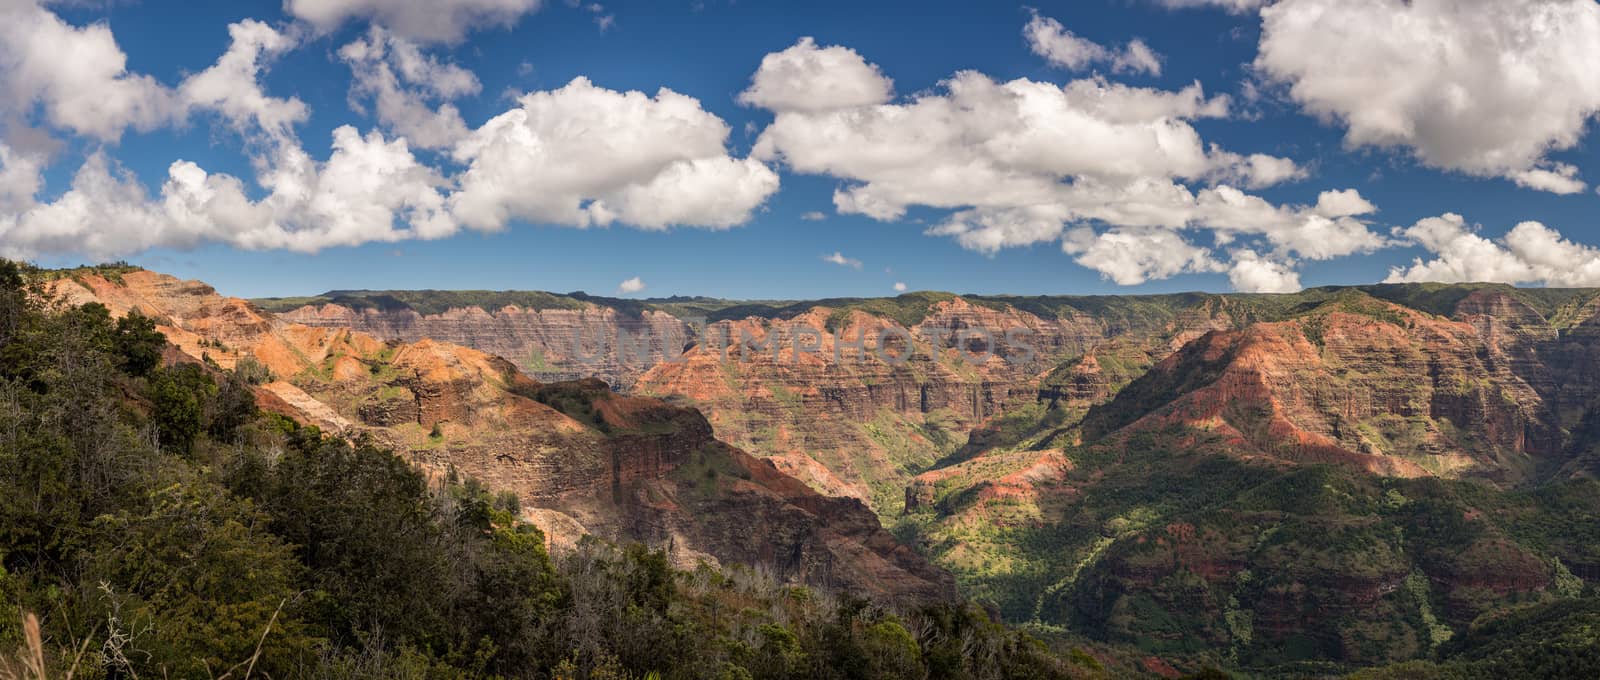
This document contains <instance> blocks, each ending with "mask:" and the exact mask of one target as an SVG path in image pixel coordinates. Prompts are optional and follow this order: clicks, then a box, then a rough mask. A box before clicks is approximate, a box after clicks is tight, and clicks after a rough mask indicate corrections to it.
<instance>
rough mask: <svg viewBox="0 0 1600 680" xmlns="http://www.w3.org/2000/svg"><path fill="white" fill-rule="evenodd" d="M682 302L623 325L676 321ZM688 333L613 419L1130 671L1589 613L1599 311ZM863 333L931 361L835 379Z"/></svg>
mask: <svg viewBox="0 0 1600 680" xmlns="http://www.w3.org/2000/svg"><path fill="white" fill-rule="evenodd" d="M674 304H676V303H670V302H662V303H660V304H659V305H656V303H652V302H648V301H647V302H646V303H641V305H640V307H639V308H637V309H635V310H633V313H635V317H634V318H637V319H638V320H639V321H638V322H639V323H644V322H646V320H649V319H660V317H659V316H649V315H650V314H656V315H659V314H670V315H673V316H674V317H675V318H679V319H682V318H683V316H684V310H683V309H682V308H680V307H679V306H674ZM653 305H654V306H653ZM316 309H320V310H322V311H321V312H319V313H326V306H324V307H321V308H317V307H309V308H304V309H302V311H300V312H297V314H299V315H302V316H303V315H305V314H308V313H309V310H316ZM691 311H695V312H697V313H700V314H702V315H704V316H707V317H708V318H709V319H710V321H709V324H708V325H707V326H705V327H696V326H694V325H693V324H690V325H687V326H686V328H688V329H689V330H688V331H687V332H688V334H689V335H690V340H689V341H688V342H686V343H685V346H686V350H685V352H684V355H683V357H682V358H681V359H678V358H676V357H673V360H671V361H668V360H667V358H666V357H665V356H663V357H662V358H661V359H660V360H657V361H655V362H654V363H653V364H651V365H649V366H648V367H646V368H645V370H643V371H639V372H638V373H637V374H636V375H635V376H634V377H632V378H630V379H629V380H631V382H626V383H625V384H624V385H623V387H624V389H625V390H626V391H627V392H628V393H630V394H635V395H653V396H658V397H661V398H664V399H667V400H670V401H672V402H674V403H679V404H685V405H694V406H696V407H697V408H700V409H702V410H703V411H704V412H705V413H706V414H707V418H708V420H709V422H710V424H711V425H712V427H713V429H714V431H715V434H717V435H718V436H719V437H721V438H723V439H725V440H727V441H730V442H732V443H735V444H737V445H739V446H741V447H742V448H745V449H746V450H749V451H751V452H753V453H755V454H756V455H760V456H764V457H766V458H767V459H768V460H770V461H772V462H773V463H774V464H775V466H776V467H777V468H778V469H781V470H783V471H784V472H787V473H788V474H789V475H790V476H792V477H793V478H795V479H798V480H802V481H804V482H805V483H806V484H808V485H810V486H811V487H812V488H813V489H816V490H819V491H821V492H823V493H824V494H828V495H846V496H853V497H855V498H859V499H862V500H863V501H866V502H869V503H871V504H872V506H873V507H874V509H875V510H877V511H878V512H879V513H880V515H881V516H883V517H886V518H890V519H891V520H893V521H895V522H896V523H897V524H898V525H899V526H898V527H897V533H899V534H900V535H901V536H903V537H906V538H908V539H911V540H913V541H915V542H916V543H917V544H918V545H919V547H920V548H921V549H922V550H923V551H924V552H925V553H927V554H928V555H930V556H931V557H932V558H933V560H934V562H936V563H937V564H939V565H941V566H943V567H945V568H948V569H950V570H952V571H953V572H955V574H956V575H957V578H958V580H959V581H960V582H961V584H962V586H963V587H964V593H965V594H967V595H970V596H973V597H977V598H979V599H981V600H984V601H987V602H990V603H992V604H993V606H994V607H996V608H997V609H998V610H999V611H1001V612H1002V613H1003V614H1004V615H1005V617H1007V618H1008V619H1011V620H1016V621H1037V622H1040V623H1044V624H1049V625H1061V626H1066V627H1068V629H1070V630H1072V631H1075V632H1077V633H1080V634H1084V635H1088V636H1091V637H1094V638H1097V639H1101V640H1104V641H1106V642H1111V643H1122V644H1130V645H1135V646H1137V647H1138V648H1140V649H1142V650H1145V651H1148V652H1149V653H1151V654H1153V655H1155V656H1154V657H1152V658H1161V657H1165V658H1173V657H1199V658H1203V659H1211V660H1214V661H1216V662H1218V663H1222V664H1225V665H1230V666H1237V667H1255V668H1268V667H1274V666H1278V665H1281V664H1282V663H1284V662H1286V661H1287V662H1299V661H1303V662H1307V663H1313V662H1314V663H1335V664H1346V666H1338V665H1335V666H1331V667H1330V666H1317V667H1314V668H1313V670H1315V669H1321V670H1316V672H1318V673H1321V672H1324V671H1329V670H1330V669H1337V668H1341V667H1349V666H1348V665H1349V664H1373V663H1384V662H1389V661H1397V660H1403V659H1413V658H1418V657H1425V656H1427V655H1429V654H1430V653H1432V652H1433V651H1434V650H1437V649H1440V648H1441V646H1442V645H1445V644H1446V643H1447V642H1448V641H1449V640H1450V639H1451V638H1452V637H1456V636H1462V635H1467V634H1469V633H1470V632H1471V631H1473V630H1476V626H1477V625H1479V624H1480V623H1482V622H1483V621H1484V620H1487V619H1489V618H1492V617H1495V616H1498V615H1500V613H1502V612H1505V611H1506V610H1508V609H1509V608H1511V607H1514V606H1517V605H1519V604H1526V603H1541V602H1552V603H1553V602H1560V601H1565V600H1567V599H1571V598H1575V597H1579V596H1581V595H1582V594H1583V593H1584V592H1585V589H1586V588H1589V589H1592V588H1593V587H1594V586H1595V585H1596V584H1600V548H1596V547H1595V546H1597V545H1600V534H1597V529H1596V526H1597V523H1596V522H1595V521H1594V518H1595V517H1596V516H1600V483H1596V482H1595V481H1593V477H1594V476H1595V475H1596V473H1597V472H1600V380H1597V378H1600V292H1597V291H1587V290H1518V289H1514V288H1510V287H1506V286H1494V285H1466V286H1432V285H1425V286H1369V287H1361V288H1343V289H1316V290H1309V291H1305V292H1303V293H1300V294H1296V295H1285V296H1252V295H1230V296H1214V295H1183V296H1158V297H1119V298H982V297H957V296H948V295H922V296H908V297H904V298H896V299H894V300H844V301H819V302H815V303H794V304H759V303H758V304H737V303H720V306H719V304H712V303H707V302H705V301H697V302H696V306H695V309H694V310H691ZM393 313H395V312H394V311H393V310H389V311H383V312H364V313H363V314H371V315H379V316H381V315H383V314H393ZM506 313H507V312H505V311H504V310H501V311H494V312H490V311H485V312H483V314H485V315H487V316H489V317H494V316H496V315H497V314H506ZM589 313H590V314H596V313H595V312H589ZM433 314H435V315H437V314H442V312H438V311H435V312H433ZM338 316H339V315H334V317H338ZM423 316H427V314H424V315H423ZM330 318H333V317H330ZM345 318H348V317H345ZM341 323H355V322H341ZM364 323H371V322H370V321H368V322H364ZM651 323H660V321H653V322H651ZM805 328H820V329H823V330H825V331H827V333H826V334H825V337H824V338H823V339H822V340H821V343H820V345H819V346H818V347H816V350H817V351H812V352H799V351H795V349H794V338H796V337H797V336H800V335H802V334H803V333H804V332H805V331H804V330H803V329H805ZM950 328H987V329H990V330H996V329H998V330H999V331H1001V332H1003V331H1004V330H1005V329H1014V328H1021V329H1026V331H1027V332H1028V334H1029V335H1030V336H1031V338H1030V340H1031V345H1032V347H1033V352H1032V354H1033V356H1032V357H1031V360H1021V357H1020V355H1018V354H1016V353H1010V352H1009V348H1006V347H1000V346H996V347H994V349H995V350H996V352H998V353H999V354H1001V355H1003V356H1001V358H1000V359H999V360H996V361H994V362H993V363H985V364H978V365H974V364H971V363H967V362H963V361H960V356H959V352H960V351H961V349H963V347H962V346H961V344H962V343H958V342H956V341H955V340H954V339H952V338H951V336H950V335H949V334H948V329H950ZM873 329H889V332H891V333H893V334H905V335H909V336H911V337H913V338H916V342H917V343H920V344H921V345H922V346H923V348H922V350H921V351H920V352H919V353H918V354H917V356H915V357H913V358H911V359H910V360H909V361H906V362H904V363H898V362H896V363H890V362H884V361H874V360H870V358H869V360H867V361H854V360H849V359H841V358H837V357H836V356H835V354H834V352H833V351H832V350H833V349H834V345H835V344H836V343H838V342H839V340H838V338H845V339H846V340H853V339H856V338H859V337H860V335H861V333H862V332H863V331H865V332H868V333H869V334H871V333H874V332H876V331H874V330H873ZM730 337H731V338H741V337H748V338H750V339H751V341H752V344H754V345H756V346H757V351H754V352H746V351H745V350H744V349H742V348H741V349H734V350H728V349H726V348H725V347H724V345H727V344H730V343H728V342H727V341H726V340H724V339H726V338H730ZM769 337H774V338H777V341H776V342H775V343H774V344H775V345H776V346H777V347H778V348H779V349H778V351H777V353H776V354H775V355H773V354H771V353H769V352H768V351H767V350H769V349H770V348H771V345H764V344H763V343H764V342H765V340H766V339H767V338H769ZM731 344H735V345H739V344H743V343H738V342H735V343H731ZM965 348H966V349H972V347H971V343H967V345H966V347H965ZM869 352H870V346H869ZM730 353H736V354H734V358H733V359H730V358H728V357H729V354H730ZM1006 358H1012V359H1018V360H1016V361H1006V360H1005V359H1006ZM1302 670H1304V669H1302Z"/></svg>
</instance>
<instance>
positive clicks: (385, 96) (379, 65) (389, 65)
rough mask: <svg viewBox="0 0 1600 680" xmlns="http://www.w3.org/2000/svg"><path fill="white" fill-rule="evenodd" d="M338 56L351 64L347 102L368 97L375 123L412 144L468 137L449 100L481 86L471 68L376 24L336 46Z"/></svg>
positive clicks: (443, 143)
mask: <svg viewBox="0 0 1600 680" xmlns="http://www.w3.org/2000/svg"><path fill="white" fill-rule="evenodd" d="M339 58H340V59H342V60H344V62H345V63H346V64H349V66H350V71H351V74H352V80H351V85H350V97H351V101H352V103H354V104H356V105H357V106H358V107H359V106H361V105H362V104H363V102H365V101H366V100H368V99H371V100H373V101H374V103H375V107H376V109H377V111H376V113H377V116H378V120H379V122H381V123H383V124H384V125H385V126H387V127H388V128H389V129H390V130H392V131H394V132H395V134H398V135H400V136H402V137H405V138H406V141H407V142H409V143H410V144H411V145H412V146H416V147H419V148H424V149H438V148H447V147H450V146H453V145H454V144H456V143H457V142H459V141H461V140H462V139H464V138H465V137H466V136H467V133H468V132H469V130H468V128H467V124H466V122H465V121H463V120H462V118H461V112H460V111H459V110H457V109H456V107H455V106H454V105H453V104H450V103H449V101H450V100H452V99H456V98H459V97H464V96H469V95H475V94H477V93H478V92H479V91H480V90H482V89H483V86H482V84H481V83H479V82H478V78H477V76H475V75H473V74H472V72H471V71H468V70H466V69H464V68H461V67H460V66H456V65H455V64H450V63H446V62H441V61H439V60H438V59H436V58H434V57H430V56H427V55H425V54H423V53H422V50H421V49H420V48H418V46H417V45H416V44H415V43H412V42H411V41H409V40H406V39H404V38H401V37H399V36H396V35H394V34H392V33H390V32H388V31H386V30H384V29H382V28H379V27H373V28H372V29H370V30H369V31H368V33H367V35H366V36H365V37H363V38H359V39H357V40H355V41H353V42H351V43H350V44H348V45H345V46H344V47H343V48H341V49H340V50H339ZM432 102H439V104H438V106H437V107H435V106H434V105H433V104H432Z"/></svg>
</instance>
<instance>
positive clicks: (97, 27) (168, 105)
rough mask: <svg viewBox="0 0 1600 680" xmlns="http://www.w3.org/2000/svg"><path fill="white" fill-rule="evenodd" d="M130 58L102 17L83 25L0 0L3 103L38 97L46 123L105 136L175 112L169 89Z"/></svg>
mask: <svg viewBox="0 0 1600 680" xmlns="http://www.w3.org/2000/svg"><path fill="white" fill-rule="evenodd" d="M127 64H128V55H127V54H126V53H124V52H123V51H122V48H121V47H119V46H118V45H117V41H116V38H114V37H113V36H112V34H111V27H110V26H109V25H107V24H104V23H98V24H92V25H89V26H84V27H81V28H80V27H77V26H73V25H71V24H68V23H66V22H65V21H62V20H61V18H60V17H58V16H56V15H55V14H54V13H52V12H50V11H49V10H46V9H44V8H43V7H41V6H40V5H39V4H38V3H36V2H31V1H28V0H4V1H3V2H0V92H4V97H3V101H0V110H6V111H8V112H9V113H12V114H22V113H26V112H27V110H28V109H29V108H31V107H33V106H35V105H37V106H38V107H40V109H41V110H42V112H43V115H44V117H45V119H46V120H47V121H48V122H49V124H50V125H52V126H54V127H56V128H59V129H62V130H69V131H71V132H74V133H77V134H80V135H84V136H86V137H92V138H94V139H97V140H100V141H106V142H114V141H117V140H118V139H120V138H121V137H122V133H123V132H124V131H126V130H128V129H130V128H132V129H135V130H141V131H143V130H151V129H154V128H157V127H161V126H163V125H166V124H168V123H171V122H173V121H174V120H175V119H178V118H180V117H181V114H182V110H183V107H182V104H181V103H180V102H178V101H177V99H176V98H175V97H174V95H173V93H172V91H171V90H169V89H168V88H166V87H164V86H162V85H161V83H159V82H157V81H156V79H154V78H151V77H150V76H148V75H141V74H137V73H131V72H129V71H128V69H127Z"/></svg>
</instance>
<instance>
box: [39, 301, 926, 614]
mask: <svg viewBox="0 0 1600 680" xmlns="http://www.w3.org/2000/svg"><path fill="white" fill-rule="evenodd" d="M54 285H55V292H56V294H58V295H59V296H61V297H62V298H63V299H64V300H66V301H68V302H71V303H85V302H99V303H101V304H104V305H106V306H107V307H108V308H110V309H111V310H112V311H113V313H115V314H125V313H127V312H128V311H129V310H135V309H137V310H138V311H139V312H140V313H142V314H145V315H146V316H150V317H152V318H154V319H156V320H157V323H158V327H159V329H160V330H161V331H162V332H163V333H164V334H165V335H166V336H167V338H168V340H169V341H170V342H171V343H172V344H173V345H174V346H175V347H176V348H177V349H178V350H179V351H180V352H181V353H182V354H183V355H184V356H185V357H186V359H187V360H191V361H205V362H212V363H215V364H216V365H218V366H220V367H222V368H233V367H235V366H236V365H237V364H239V363H240V362H243V361H246V360H249V361H254V362H257V363H259V364H261V365H263V366H265V367H266V368H267V369H268V370H270V371H271V373H272V375H273V379H272V380H271V381H270V382H267V383H266V384H264V385H262V386H260V387H259V389H258V401H259V402H260V403H261V404H262V406H263V407H264V408H266V409H268V410H271V411H275V412H278V413H281V414H283V415H286V416H290V417H292V418H295V419H296V420H299V421H302V422H304V423H307V424H312V425H316V426H318V427H320V428H322V429H324V430H325V431H329V432H335V433H340V434H345V435H352V436H359V435H369V436H372V437H373V438H375V439H376V440H378V441H379V442H381V443H382V444H384V445H387V446H389V447H392V448H394V449H395V450H396V451H397V452H399V453H401V454H403V455H406V456H408V457H409V458H410V459H411V460H412V461H414V462H415V463H416V464H417V465H419V466H421V467H423V468H424V469H427V470H431V471H433V472H435V473H438V474H445V473H446V472H447V471H458V472H459V473H462V474H466V475H470V476H473V477H476V478H478V479H480V480H482V481H483V482H484V483H485V484H486V485H487V486H488V487H490V488H491V489H495V490H502V491H511V492H515V493H516V494H517V495H518V496H519V497H520V499H521V501H522V505H523V507H524V508H525V514H527V515H528V517H529V518H530V519H531V520H533V521H535V522H536V523H537V524H539V525H540V526H541V527H542V528H545V529H546V531H547V533H548V535H549V537H550V539H551V540H552V542H555V543H565V542H571V541H575V540H577V538H578V537H579V536H580V535H582V534H594V535H597V536H600V537H603V538H607V539H611V540H637V541H642V542H646V543H649V544H652V545H658V546H664V547H667V548H668V549H669V550H670V552H671V554H672V556H673V557H674V559H675V560H676V561H677V562H678V563H679V564H681V565H685V566H693V565H694V564H695V563H697V562H701V561H705V562H711V563H720V562H731V563H744V564H750V565H758V566H760V567H762V568H765V569H769V570H771V571H772V572H773V573H775V574H777V575H779V576H780V577H782V578H787V579H790V580H793V581H796V582H805V583H810V584H816V585H823V586H837V587H845V588H850V589H852V590H855V591H858V592H863V593H877V594H880V595H884V596H888V597H893V598H904V599H929V598H944V597H948V596H950V595H951V594H952V591H953V588H952V584H951V581H950V578H949V576H948V575H947V574H945V573H944V572H942V571H940V570H938V569H936V568H933V567H931V566H930V565H929V564H928V563H927V562H926V561H925V560H924V559H923V558H922V557H921V556H919V555H918V554H916V553H915V552H913V551H912V550H910V549H908V548H906V547H904V546H902V545H900V544H899V543H897V542H896V541H895V540H894V539H893V537H892V536H890V535H889V534H888V533H887V532H885V531H884V530H883V529H882V528H881V527H880V526H879V524H878V521H877V519H876V517H874V516H873V514H872V513H871V511H870V510H868V509H867V508H866V507H865V506H864V505H862V504H861V503H859V502H857V501H855V500H851V499H838V498H827V497H823V496H820V495H818V494H816V493H815V492H813V491H811V490H810V489H809V488H807V487H806V486H805V485H804V484H801V483H800V482H798V481H796V480H794V479H792V478H790V477H788V476H787V475H784V474H783V473H782V472H780V471H779V470H778V469H777V468H775V467H774V466H773V465H771V464H770V463H769V462H766V461H762V460H759V459H756V458H754V457H752V456H750V455H748V454H745V453H744V452H742V451H740V450H739V449H737V448H735V447H732V446H729V445H727V444H724V443H722V442H720V441H718V440H717V439H716V437H715V436H714V434H713V431H712V428H711V427H710V425H709V424H708V423H707V422H706V420H705V418H704V417H702V416H701V415H700V414H699V413H698V412H696V411H694V410H692V409H688V408H683V407H678V406H673V405H670V404H666V403H664V402H662V401H659V400H656V399H650V398H644V397H627V396H621V395H617V394H615V393H613V392H611V391H610V390H609V389H608V388H606V386H605V384H604V383H601V382H598V381H588V382H572V383H555V384H542V383H539V382H536V381H534V380H532V379H530V378H529V377H527V376H526V375H524V374H522V373H521V372H520V371H518V370H517V367H516V366H514V365H513V364H511V363H510V362H508V361H506V360H505V359H502V358H499V357H496V356H493V355H491V354H487V353H484V352H481V351H478V350H474V349H470V348H467V347H462V346H459V345H455V344H451V343H448V342H441V341H437V340H433V339H421V340H418V341H416V342H402V341H394V340H390V341H386V340H382V339H379V338H377V337H374V336H372V335H370V334H367V333H364V332H359V331H353V330H350V329H347V328H339V327H327V326H325V327H311V326H306V325H302V324H297V323H293V322H290V321H289V320H286V319H284V318H280V317H278V316H276V315H273V314H271V313H267V312H265V311H262V310H261V309H259V308H258V307H256V306H255V305H253V304H251V303H249V302H246V301H244V300H239V299H235V298H226V297H222V296H219V295H217V294H216V292H215V291H214V290H213V289H212V288H210V287H209V286H206V285H204V284H202V283H199V282H195V281H181V280H178V279H175V278H173V277H169V276H164V275H161V274H155V273H151V272H144V271H138V272H131V273H126V274H123V275H121V276H120V277H118V280H116V281H112V280H109V279H106V278H104V277H102V276H98V275H81V276H75V277H71V278H64V279H61V280H59V281H57V282H56V283H55V284H54ZM751 522H758V523H759V524H758V526H760V527H761V528H762V530H760V531H751V530H750V527H751V526H752V524H751Z"/></svg>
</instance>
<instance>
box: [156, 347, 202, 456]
mask: <svg viewBox="0 0 1600 680" xmlns="http://www.w3.org/2000/svg"><path fill="white" fill-rule="evenodd" d="M216 392H217V385H216V383H215V382H213V381H212V380H211V376H209V375H206V372H205V369H203V368H201V367H199V366H197V365H194V364H182V365H179V366H173V367H171V368H166V369H162V370H159V371H156V372H154V373H153V374H151V377H150V389H149V396H150V402H151V403H152V404H153V405H154V406H155V413H154V414H153V420H154V421H155V426H156V433H157V437H158V438H159V440H160V442H161V445H162V446H165V447H169V448H171V449H172V450H174V451H176V452H178V453H188V452H189V451H190V449H192V448H193V447H194V441H195V439H196V438H197V437H199V436H200V433H201V432H202V431H204V430H205V428H206V422H205V416H206V412H205V406H206V404H207V402H208V401H209V400H210V399H211V398H212V397H213V396H215V395H216Z"/></svg>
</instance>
